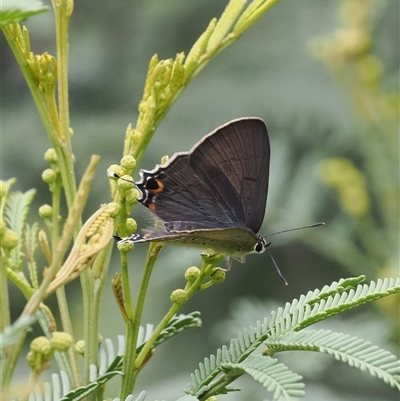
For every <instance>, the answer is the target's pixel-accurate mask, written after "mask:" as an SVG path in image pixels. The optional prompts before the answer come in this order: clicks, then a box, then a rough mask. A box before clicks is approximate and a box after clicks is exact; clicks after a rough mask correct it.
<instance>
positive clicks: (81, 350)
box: [75, 340, 85, 355]
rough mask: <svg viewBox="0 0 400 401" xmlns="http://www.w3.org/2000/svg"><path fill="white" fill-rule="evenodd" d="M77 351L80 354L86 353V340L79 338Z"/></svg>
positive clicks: (76, 346)
mask: <svg viewBox="0 0 400 401" xmlns="http://www.w3.org/2000/svg"><path fill="white" fill-rule="evenodd" d="M75 352H76V353H77V354H79V355H83V354H84V353H85V341H83V340H79V341H77V342H76V344H75Z"/></svg>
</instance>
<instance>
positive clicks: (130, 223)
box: [126, 217, 137, 234]
mask: <svg viewBox="0 0 400 401" xmlns="http://www.w3.org/2000/svg"><path fill="white" fill-rule="evenodd" d="M126 229H127V230H128V233H129V234H133V233H134V232H135V231H136V230H137V223H136V220H135V219H132V218H131V217H129V218H128V219H127V220H126Z"/></svg>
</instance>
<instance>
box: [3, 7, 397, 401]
mask: <svg viewBox="0 0 400 401" xmlns="http://www.w3.org/2000/svg"><path fill="white" fill-rule="evenodd" d="M277 2H278V0H253V1H252V2H250V4H246V0H230V1H229V3H228V5H227V7H226V9H225V11H224V12H223V13H222V15H221V17H220V18H213V19H212V20H211V21H210V23H209V25H208V26H207V28H206V29H205V31H204V32H203V34H202V35H201V36H200V37H199V38H198V40H197V41H196V42H195V43H194V44H193V46H192V48H191V50H190V51H189V52H188V54H184V53H183V52H182V53H179V54H177V56H176V57H175V58H174V59H167V60H159V59H158V57H157V55H154V56H153V57H152V58H151V60H150V63H149V67H148V72H147V77H146V80H145V84H144V91H143V97H142V100H141V101H140V104H139V115H138V119H137V122H136V124H134V125H131V124H129V125H128V127H127V130H126V136H125V141H124V144H123V150H122V158H121V161H120V163H119V164H115V165H113V166H111V167H110V168H109V174H110V175H111V176H118V177H121V178H122V179H118V180H112V179H110V202H109V203H108V204H106V205H103V206H101V207H100V208H99V209H98V210H97V211H95V212H94V213H93V214H92V216H91V217H90V218H89V219H87V220H86V221H85V222H83V221H82V220H83V218H82V211H83V209H84V207H85V204H86V201H87V198H88V195H89V193H90V188H91V183H92V181H93V177H94V174H95V170H96V165H97V164H98V161H99V156H97V155H93V156H91V158H90V160H89V162H88V167H87V169H86V171H85V173H84V174H83V176H82V177H81V178H80V180H77V178H76V176H75V170H74V153H73V141H72V129H71V126H70V114H69V98H68V82H69V76H68V53H69V48H68V46H69V45H68V43H69V42H68V23H69V21H70V18H72V17H73V1H72V0H53V1H52V4H53V10H54V16H55V31H56V32H55V33H56V35H55V37H56V48H57V54H56V55H55V56H53V55H50V54H48V53H47V52H46V53H44V54H35V52H34V51H33V50H32V49H31V45H30V38H29V32H28V29H27V28H26V27H25V26H23V25H21V24H20V21H22V20H24V19H26V18H34V15H35V14H37V13H40V12H48V10H47V8H46V7H44V6H43V5H42V4H40V3H35V5H34V6H33V7H30V8H24V7H23V5H22V4H23V3H11V2H10V3H9V4H8V3H4V4H3V9H2V19H1V27H2V31H3V34H4V36H5V38H6V40H7V42H8V44H9V46H10V48H11V50H12V52H13V54H14V56H15V60H16V62H17V63H18V65H19V67H20V69H21V71H22V74H23V76H24V78H25V81H26V84H27V86H28V88H29V90H30V93H31V95H32V98H33V100H34V102H35V105H36V107H37V110H38V113H39V115H40V117H41V120H42V123H43V126H44V128H45V131H46V133H47V135H48V137H49V140H50V143H51V148H50V149H48V150H47V151H46V152H45V161H46V162H47V163H48V164H49V167H48V168H46V169H45V170H44V171H43V174H42V179H43V180H44V181H45V182H46V183H47V184H48V188H49V194H50V199H51V201H50V204H46V205H43V206H41V207H40V209H39V217H40V218H39V219H38V220H37V221H35V222H34V223H33V224H28V222H27V221H28V215H29V214H30V213H31V211H30V205H31V202H32V200H33V197H34V196H35V190H32V189H31V190H27V191H26V192H24V193H21V192H18V191H14V190H13V185H14V183H15V181H16V178H10V179H8V180H6V181H2V183H1V209H0V210H1V220H0V221H1V234H0V235H1V278H2V280H1V330H2V337H1V338H2V342H1V345H2V378H1V380H2V389H3V395H4V397H5V399H27V397H28V396H29V395H31V396H32V397H34V395H33V394H34V392H35V391H36V392H37V391H38V390H37V388H38V387H37V385H38V383H40V378H41V374H42V373H43V371H44V370H45V369H46V368H47V367H48V365H49V362H50V361H51V360H53V359H54V360H55V362H56V364H57V366H58V368H59V370H60V374H59V376H56V377H55V378H54V380H53V386H52V387H53V389H52V390H51V391H50V387H49V385H47V387H46V386H45V392H46V394H47V397H49V398H48V399H51V398H52V399H54V400H56V399H61V398H62V399H65V400H67V399H68V400H78V399H81V398H84V397H88V398H90V399H98V400H101V399H103V398H104V391H105V388H106V384H107V382H108V381H109V380H111V379H112V378H113V377H115V376H118V377H120V378H121V386H120V393H119V394H118V397H119V398H120V399H122V400H125V399H127V397H130V398H129V399H130V400H132V399H133V398H132V396H131V394H136V397H137V398H136V400H138V401H139V400H144V398H145V397H146V394H145V392H144V391H142V392H140V390H138V389H137V388H136V387H135V383H136V379H137V377H138V375H139V374H140V372H141V371H142V369H151V367H150V366H151V362H152V361H151V360H150V359H151V356H152V354H153V352H154V349H155V347H157V346H158V345H159V344H161V343H162V342H164V341H166V340H168V339H169V338H170V337H172V336H174V335H176V334H178V333H180V332H181V331H182V330H185V329H189V328H192V327H196V326H199V325H200V324H201V321H200V317H199V313H198V312H193V313H190V314H187V315H181V314H179V310H180V308H181V307H182V305H184V304H186V303H187V302H188V301H189V300H190V298H191V297H192V296H193V295H194V294H195V293H196V292H197V291H199V290H206V289H207V288H209V287H211V286H213V285H215V284H218V283H222V282H223V280H224V278H225V275H226V272H225V271H224V270H223V269H221V268H219V267H218V266H217V265H218V263H219V262H220V261H221V260H222V259H223V255H203V256H202V259H203V262H202V265H201V267H200V268H197V267H190V268H189V269H188V270H187V271H186V273H185V276H184V279H185V283H184V285H182V288H180V289H176V290H175V291H173V292H172V294H171V297H170V302H171V305H170V307H169V309H168V310H167V311H166V312H165V315H164V317H163V318H162V319H161V321H160V322H159V323H158V324H156V325H154V326H150V325H147V329H144V328H143V327H144V325H143V322H142V312H143V308H144V305H145V302H146V291H147V288H148V285H149V282H150V279H151V276H152V271H153V267H154V264H155V262H156V260H157V259H158V257H159V254H160V251H161V250H162V248H163V244H162V243H152V244H150V245H149V250H148V254H147V259H146V262H145V265H144V266H143V269H142V273H141V278H139V277H138V278H135V279H136V280H135V281H139V280H140V286H139V290H138V292H137V294H136V299H132V297H131V293H132V292H131V286H130V283H131V280H132V278H131V277H130V274H131V272H130V270H129V261H128V254H129V253H130V251H132V249H133V246H132V245H131V244H122V245H121V246H119V247H118V249H119V252H120V262H121V267H120V273H118V274H116V275H115V277H114V279H113V281H112V290H113V292H114V295H115V300H116V302H117V304H118V307H119V310H120V312H121V318H122V319H123V321H124V324H125V336H124V337H119V340H118V341H119V343H118V350H117V351H116V350H115V345H113V342H112V341H111V340H109V339H106V340H104V341H103V344H101V345H100V352H99V318H100V312H101V308H100V305H101V302H100V301H101V299H102V297H103V294H104V291H107V290H108V289H109V288H108V287H107V285H106V283H107V281H106V277H107V272H108V267H109V261H110V256H111V252H112V250H113V249H115V248H116V247H115V243H114V241H112V235H113V233H115V232H116V231H117V232H118V234H119V235H121V236H128V235H130V234H132V233H134V232H135V231H136V229H137V226H136V222H135V221H134V220H133V219H131V218H130V217H129V215H130V212H131V210H132V207H134V206H135V204H136V203H137V196H138V191H137V189H135V187H134V184H133V182H132V181H131V178H130V177H131V176H132V174H133V173H134V172H135V169H136V166H137V164H138V162H139V161H140V160H141V159H142V158H143V156H144V154H145V150H146V147H147V145H148V144H149V142H150V140H151V138H152V136H153V134H154V132H155V130H156V129H157V127H158V126H159V124H160V123H161V122H162V120H163V118H164V116H165V115H166V113H167V112H168V110H169V109H170V107H171V106H172V105H173V103H174V102H175V100H176V99H177V98H178V96H179V95H180V94H181V92H182V91H183V90H184V89H185V88H186V87H187V86H188V85H189V84H190V83H191V81H192V80H193V78H194V77H195V76H196V75H197V74H198V73H199V72H200V71H201V70H202V69H203V68H204V67H205V66H206V65H207V64H208V62H209V61H211V60H212V59H213V58H214V57H215V56H216V55H217V54H218V53H220V52H221V51H222V50H223V49H224V48H226V47H227V46H229V45H231V44H232V43H234V42H235V41H236V40H237V39H238V38H239V37H240V36H241V35H242V34H243V33H245V31H246V30H247V29H248V28H249V27H250V26H251V25H252V24H254V23H255V22H256V21H257V20H258V19H259V18H260V17H261V16H262V15H263V14H264V13H266V12H268V11H269V10H270V9H271V8H272V6H273V5H274V4H275V3H277ZM19 4H21V6H20V5H19ZM75 134H76V135H79V132H77V133H75ZM77 181H79V184H78V183H77ZM63 198H64V199H65V201H66V205H67V213H66V215H62V208H61V204H62V200H63ZM38 253H40V254H41V257H44V260H45V261H46V262H45V263H46V266H41V262H39V261H40V260H42V259H40V258H38V257H37V254H38ZM78 278H79V280H80V282H81V291H82V299H83V311H84V320H83V326H84V338H83V340H77V339H76V337H75V335H74V327H73V324H72V321H71V318H70V313H69V309H68V302H69V300H68V299H67V296H66V293H65V286H66V285H67V284H68V283H69V282H71V281H72V280H75V279H78ZM364 279H365V277H364V276H362V275H361V276H359V277H356V278H349V279H342V280H340V281H339V282H335V283H332V284H330V285H326V286H325V287H323V288H322V289H321V290H315V291H310V292H309V293H308V294H306V295H304V296H302V297H300V298H299V299H298V300H294V301H293V302H292V303H290V304H289V303H288V304H287V305H286V306H285V307H284V308H279V309H278V310H277V311H275V312H271V314H270V316H269V317H266V318H265V320H264V321H263V322H254V325H253V326H252V327H249V328H248V329H246V330H243V331H242V332H241V333H240V334H239V336H238V337H237V338H234V339H232V340H231V342H230V345H229V346H227V347H226V346H224V347H222V348H221V349H218V350H217V351H216V354H215V355H211V356H210V357H208V358H206V359H205V360H204V362H202V363H200V365H199V369H197V370H196V371H195V372H194V373H193V374H192V376H191V384H190V386H189V387H188V388H187V389H186V390H185V392H186V395H185V396H183V397H181V398H179V396H178V394H179V392H180V391H179V389H178V390H177V399H178V398H179V399H181V400H182V401H183V400H186V401H188V400H196V399H198V400H207V399H211V398H210V397H212V396H215V395H218V394H226V393H228V392H230V391H236V390H238V389H236V388H234V387H230V385H231V383H232V382H233V381H235V380H236V379H237V378H238V377H240V376H242V375H244V374H247V375H249V376H251V377H253V378H254V379H255V380H256V381H258V382H260V383H261V384H262V385H263V386H264V387H265V388H266V389H267V390H269V391H272V392H273V397H274V399H281V398H282V399H283V398H284V399H295V398H297V397H301V396H303V395H304V384H303V383H302V378H301V376H300V375H298V374H296V373H295V372H292V371H291V370H290V369H289V368H288V367H287V366H286V365H285V364H284V363H282V362H279V359H278V358H276V356H274V355H275V354H277V353H279V352H282V351H291V350H308V351H314V352H315V351H317V352H321V353H327V354H330V355H332V356H333V357H334V358H336V359H337V360H340V361H343V362H345V363H348V364H349V365H350V366H353V367H355V368H358V369H362V370H367V371H368V372H369V373H370V374H371V375H373V376H377V377H378V378H380V379H381V380H383V381H384V382H385V383H387V384H388V385H390V386H392V387H395V388H397V389H400V380H399V377H400V376H399V375H400V365H399V361H398V360H397V358H396V357H395V356H394V355H393V354H391V353H390V352H389V351H386V350H383V349H380V348H378V347H377V346H374V345H372V344H370V343H368V342H367V341H364V340H362V339H360V338H355V337H351V336H349V335H346V334H343V333H339V332H334V331H327V330H322V329H316V330H310V329H308V328H309V326H311V325H313V324H315V323H316V322H319V321H321V320H323V319H327V318H329V317H332V316H334V315H337V314H339V313H342V312H344V311H347V310H349V309H353V308H356V307H358V306H360V305H362V304H364V303H366V302H371V301H375V300H377V299H380V298H384V297H387V296H389V295H392V294H394V293H396V292H399V291H400V280H399V279H397V280H396V279H383V280H378V281H376V282H371V283H369V284H361V282H362V281H363V280H364ZM9 283H11V284H12V285H14V286H16V287H17V288H18V289H19V291H20V292H21V294H22V295H23V297H25V298H26V305H25V307H24V310H23V312H22V314H21V316H20V317H19V318H18V319H17V320H16V321H14V322H11V318H10V300H9V296H8V284H9ZM53 293H55V295H56V298H57V305H58V311H55V310H51V309H50V308H49V306H48V305H47V304H46V302H47V299H48V297H49V296H50V295H51V294H53ZM55 314H58V315H59V317H60V319H61V322H62V327H61V328H57V327H56V323H55V318H54V316H55ZM35 321H37V322H39V324H40V327H41V329H42V331H43V335H42V336H39V337H36V338H34V339H33V340H32V341H31V343H30V351H29V352H28V354H27V355H26V363H27V366H28V368H29V372H30V373H29V380H28V384H27V385H26V386H24V388H22V389H21V387H18V386H17V387H15V388H14V387H12V386H11V380H12V378H13V375H14V372H15V368H16V365H17V362H18V360H19V359H20V358H21V356H24V355H21V353H22V352H23V345H24V343H25V342H26V335H27V331H28V330H29V327H30V326H31V325H32V324H33V323H34V322H35ZM260 348H261V349H260ZM79 358H83V364H82V366H83V368H82V366H80V365H81V364H80V363H79V360H78V359H79ZM50 393H52V395H50ZM115 396H117V394H115ZM37 399H40V398H39V396H38V395H37Z"/></svg>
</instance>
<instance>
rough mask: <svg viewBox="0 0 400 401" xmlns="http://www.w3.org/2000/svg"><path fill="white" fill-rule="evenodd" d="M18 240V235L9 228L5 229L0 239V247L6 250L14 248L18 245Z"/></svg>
mask: <svg viewBox="0 0 400 401" xmlns="http://www.w3.org/2000/svg"><path fill="white" fill-rule="evenodd" d="M18 240H19V238H18V234H17V233H16V232H15V231H13V230H10V229H9V228H6V229H5V230H4V233H3V236H2V238H1V246H2V248H8V249H12V248H15V247H16V246H17V245H18Z"/></svg>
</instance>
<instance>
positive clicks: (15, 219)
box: [5, 189, 36, 270]
mask: <svg viewBox="0 0 400 401" xmlns="http://www.w3.org/2000/svg"><path fill="white" fill-rule="evenodd" d="M35 194H36V190H35V189H30V190H29V191H26V192H25V193H22V192H20V191H16V192H13V193H11V194H10V195H9V197H8V199H7V205H6V210H5V220H6V222H7V224H8V225H9V227H10V228H11V229H12V230H13V231H15V232H16V233H17V234H18V237H19V239H20V240H19V241H18V245H17V246H16V247H15V248H14V249H13V250H12V251H11V264H12V267H13V269H16V270H21V269H22V243H23V241H22V238H23V232H24V228H25V223H26V218H27V215H28V212H29V206H30V204H31V203H32V201H33V198H34V196H35Z"/></svg>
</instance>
